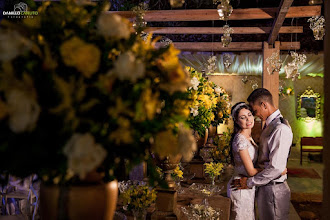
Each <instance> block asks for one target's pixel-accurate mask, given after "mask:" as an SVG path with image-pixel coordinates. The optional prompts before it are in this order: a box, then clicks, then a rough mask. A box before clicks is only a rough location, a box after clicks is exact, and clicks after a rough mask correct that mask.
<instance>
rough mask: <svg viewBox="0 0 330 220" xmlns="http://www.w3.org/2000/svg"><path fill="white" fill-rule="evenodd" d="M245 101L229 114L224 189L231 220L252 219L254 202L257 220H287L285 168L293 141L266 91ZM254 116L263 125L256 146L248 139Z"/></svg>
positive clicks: (257, 90)
mask: <svg viewBox="0 0 330 220" xmlns="http://www.w3.org/2000/svg"><path fill="white" fill-rule="evenodd" d="M247 101H248V102H249V105H248V104H246V103H244V102H239V103H237V104H235V105H234V106H233V107H232V112H231V114H232V117H233V120H234V133H233V136H232V141H231V148H232V149H231V150H232V156H233V159H234V160H233V161H234V175H233V177H232V179H231V180H230V181H229V183H228V187H227V189H228V191H227V194H228V197H230V198H231V201H232V208H231V219H237V220H241V219H242V220H253V219H255V218H256V217H255V209H254V207H255V201H256V204H257V207H258V216H259V219H261V220H264V219H267V220H272V219H281V220H282V219H288V218H289V207H290V188H289V186H288V184H287V182H286V179H287V175H286V172H287V169H286V166H287V160H288V156H289V152H290V147H291V144H292V138H293V135H292V130H291V127H290V125H289V124H288V122H287V120H285V119H283V116H282V115H281V113H280V111H279V110H278V109H276V108H275V107H274V104H273V98H272V95H271V93H270V92H269V91H268V90H267V89H264V88H260V89H256V90H254V91H253V92H252V93H251V94H250V96H249V97H248V99H247ZM254 115H255V116H258V117H259V118H261V119H262V121H264V122H265V125H264V127H263V131H262V133H261V136H260V146H257V144H256V143H255V142H254V140H253V139H252V137H251V129H252V127H253V126H254ZM255 165H256V166H255ZM255 167H257V168H255Z"/></svg>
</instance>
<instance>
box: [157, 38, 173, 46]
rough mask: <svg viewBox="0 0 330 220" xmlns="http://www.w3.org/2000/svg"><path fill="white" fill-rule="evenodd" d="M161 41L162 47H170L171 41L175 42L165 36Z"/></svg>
mask: <svg viewBox="0 0 330 220" xmlns="http://www.w3.org/2000/svg"><path fill="white" fill-rule="evenodd" d="M159 42H160V46H161V47H168V46H169V45H170V44H171V43H173V41H172V40H171V39H169V38H167V37H163V38H162V39H161V40H160V41H159Z"/></svg>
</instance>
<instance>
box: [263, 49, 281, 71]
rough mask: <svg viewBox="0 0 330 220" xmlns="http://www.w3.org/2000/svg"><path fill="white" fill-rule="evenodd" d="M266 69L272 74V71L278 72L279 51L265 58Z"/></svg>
mask: <svg viewBox="0 0 330 220" xmlns="http://www.w3.org/2000/svg"><path fill="white" fill-rule="evenodd" d="M266 63H267V64H268V66H267V71H268V73H269V74H273V73H274V72H279V71H280V70H281V67H282V60H281V59H280V53H279V52H274V53H272V55H271V56H270V57H268V58H267V59H266Z"/></svg>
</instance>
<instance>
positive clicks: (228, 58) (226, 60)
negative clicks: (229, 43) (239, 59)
mask: <svg viewBox="0 0 330 220" xmlns="http://www.w3.org/2000/svg"><path fill="white" fill-rule="evenodd" d="M223 64H224V65H225V67H226V68H227V69H228V68H229V67H230V65H231V56H230V54H229V53H225V54H224V55H223Z"/></svg>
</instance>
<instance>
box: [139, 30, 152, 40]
mask: <svg viewBox="0 0 330 220" xmlns="http://www.w3.org/2000/svg"><path fill="white" fill-rule="evenodd" d="M149 35H150V34H149V33H146V32H144V31H141V34H140V37H141V38H142V40H144V41H147V39H148V37H149Z"/></svg>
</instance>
